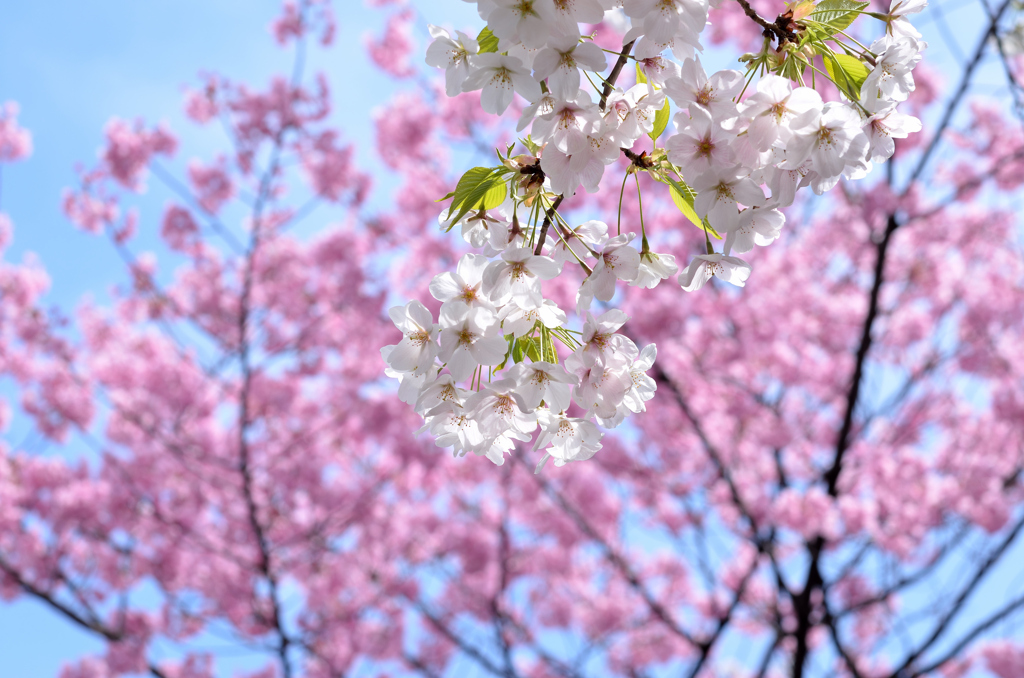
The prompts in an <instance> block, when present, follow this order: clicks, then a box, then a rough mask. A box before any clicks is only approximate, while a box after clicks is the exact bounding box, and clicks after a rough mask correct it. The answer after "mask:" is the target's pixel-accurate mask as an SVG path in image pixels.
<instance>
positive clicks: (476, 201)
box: [445, 167, 508, 225]
mask: <svg viewBox="0 0 1024 678" xmlns="http://www.w3.org/2000/svg"><path fill="white" fill-rule="evenodd" d="M504 169H505V168H504V167H474V168H473V169H471V170H469V171H468V172H466V173H465V174H463V175H462V178H461V179H459V183H458V184H457V185H456V186H455V192H454V195H453V196H452V205H451V207H450V208H448V215H447V217H445V218H446V219H450V218H451V216H452V215H453V214H455V215H456V217H455V219H453V220H452V224H453V225H454V224H455V223H456V222H458V221H459V220H460V219H462V217H464V216H466V214H467V213H468V212H469V211H470V210H481V209H483V210H489V209H493V208H495V207H497V206H498V205H500V204H501V203H502V201H504V200H505V196H506V195H507V193H508V188H507V187H506V186H505V181H504V180H503V179H502V178H501V175H502V174H504V172H503V171H502V170H504Z"/></svg>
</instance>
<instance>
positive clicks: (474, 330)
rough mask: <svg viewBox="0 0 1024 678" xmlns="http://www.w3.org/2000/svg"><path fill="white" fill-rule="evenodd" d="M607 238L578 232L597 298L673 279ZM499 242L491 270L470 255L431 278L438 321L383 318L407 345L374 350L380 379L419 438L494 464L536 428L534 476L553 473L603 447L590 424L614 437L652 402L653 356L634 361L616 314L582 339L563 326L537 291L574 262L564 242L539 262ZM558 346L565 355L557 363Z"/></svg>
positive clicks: (598, 228) (588, 227) (414, 314)
mask: <svg viewBox="0 0 1024 678" xmlns="http://www.w3.org/2000/svg"><path fill="white" fill-rule="evenodd" d="M492 229H493V230H495V231H497V230H498V229H497V228H494V227H493V226H492ZM607 230H608V227H607V225H606V224H604V223H601V222H598V221H590V222H587V223H585V224H582V225H581V226H580V227H578V228H577V229H576V234H577V235H578V237H579V240H578V241H575V242H578V243H580V245H579V246H580V247H591V248H594V249H593V251H595V252H596V251H599V252H600V255H599V258H598V263H597V264H596V265H595V267H594V270H595V272H596V273H597V276H598V279H599V280H601V281H602V282H601V283H600V286H599V287H598V288H597V290H596V294H597V296H598V297H599V298H603V297H606V298H607V299H611V296H612V295H613V294H614V289H615V283H616V281H617V280H619V279H627V280H630V281H631V282H633V283H634V284H637V283H642V282H643V281H646V280H651V279H652V278H653V279H656V280H659V279H660V277H665V275H663V273H665V272H666V271H667V272H668V273H667V274H671V272H672V271H674V270H675V265H674V263H673V261H672V257H671V256H670V255H664V259H663V260H658V258H657V255H651V256H650V257H649V258H648V259H647V261H646V263H642V262H641V257H640V255H639V254H638V253H637V251H636V250H635V249H633V248H630V247H628V243H629V240H631V239H632V238H634V237H635V235H634V234H632V233H630V234H628V235H624V236H618V237H615V238H608V237H607ZM507 232H508V231H507V230H506V233H507ZM497 240H498V242H499V243H502V242H503V243H504V245H505V246H504V247H502V248H501V251H500V252H495V254H497V257H496V258H495V259H493V260H492V259H491V257H488V256H487V255H485V254H477V253H468V254H465V255H464V256H463V257H462V259H461V260H460V261H459V264H458V267H457V269H456V271H455V272H446V273H442V274H440V275H438V276H435V277H434V279H433V281H432V282H431V284H430V293H431V295H432V296H433V297H434V298H435V299H437V300H438V301H441V302H442V304H441V309H440V315H439V318H438V321H439V322H435V321H434V320H435V319H434V317H433V315H432V314H431V312H430V311H429V310H428V309H427V308H426V307H425V306H424V305H423V304H422V303H420V302H419V301H411V302H409V303H408V304H406V305H405V306H396V307H394V308H392V309H391V311H390V315H391V319H392V321H394V323H395V325H396V326H397V327H398V328H399V329H400V330H401V331H402V333H403V334H404V337H403V339H402V340H401V342H399V343H398V344H397V345H394V346H385V347H384V348H383V349H382V350H381V354H382V355H383V357H384V359H385V361H386V362H387V363H388V365H389V369H388V374H389V375H390V376H393V377H396V378H398V379H399V380H400V381H401V387H400V390H399V396H400V397H401V398H402V400H403V401H405V402H407V403H409V404H411V405H413V406H414V407H415V409H416V411H417V412H418V413H419V414H421V415H422V416H423V417H424V419H425V421H426V426H425V427H424V429H429V430H430V432H431V433H432V434H433V435H434V436H435V438H436V442H437V444H438V445H439V446H441V447H452V448H453V451H454V452H455V453H456V454H465V453H467V452H473V453H475V454H479V455H483V456H486V457H487V458H488V459H490V460H491V461H493V462H494V463H496V464H502V463H503V461H504V456H505V454H506V453H508V452H509V451H510V450H511V449H512V447H513V446H514V444H515V443H513V440H521V441H529V440H530V439H532V437H533V433H534V431H535V430H536V429H537V428H538V427H539V428H540V434H539V435H538V437H537V440H536V446H537V447H540V448H543V449H544V451H545V454H544V457H543V458H542V459H541V462H540V464H538V469H539V468H540V467H541V466H542V465H543V464H544V462H545V461H546V460H547V459H548V458H549V457H551V458H553V459H554V462H555V464H556V465H558V466H561V465H563V464H565V463H566V462H568V461H578V460H584V459H589V458H590V457H592V456H593V455H594V454H595V453H596V452H597V451H598V450H599V449H600V448H601V442H600V441H601V437H602V433H601V431H600V430H599V428H598V427H597V425H596V424H595V423H594V422H595V421H596V422H598V423H600V424H601V425H602V426H604V427H607V428H613V427H615V426H618V425H619V424H620V423H621V422H622V421H623V420H624V419H625V417H626V416H627V414H629V413H630V412H633V413H638V412H642V411H644V409H645V405H644V403H645V402H646V401H647V400H650V399H651V398H652V397H653V396H654V391H655V383H654V380H653V379H651V377H649V376H648V375H647V370H649V369H650V368H651V366H652V365H653V364H654V358H655V354H656V348H655V346H654V345H653V344H650V345H648V346H646V347H644V348H643V350H640V349H638V347H637V346H636V344H635V343H633V341H632V340H630V339H629V337H627V336H625V335H624V334H621V333H619V332H618V330H619V329H620V328H622V326H623V325H624V324H625V322H626V320H627V319H628V318H627V316H626V314H625V313H623V312H622V311H619V310H617V309H611V310H608V311H605V312H604V313H602V314H600V315H598V316H596V317H595V316H594V314H593V313H591V312H589V311H583V313H584V314H585V322H584V323H583V329H582V331H580V332H576V331H573V330H571V329H569V328H568V327H567V326H566V321H567V316H566V313H565V312H564V311H563V310H562V309H560V308H559V307H558V305H557V304H555V303H554V302H553V301H552V300H550V299H545V298H544V296H543V293H542V290H541V281H543V280H550V279H552V278H554V277H556V276H557V275H558V274H559V273H561V271H562V268H563V266H564V265H565V263H566V261H568V260H570V259H572V258H573V256H575V255H572V254H570V248H569V247H567V246H566V243H565V241H564V240H563V241H562V242H561V243H560V244H559V245H558V246H555V245H551V244H549V245H548V246H547V248H546V249H545V250H544V251H545V252H546V253H547V254H535V253H534V250H533V249H531V248H530V247H528V246H523V245H526V244H527V243H525V242H523V236H522V235H521V234H520V235H511V236H510V237H502V238H499V239H497ZM488 249H490V248H488ZM659 276H660V277H659ZM581 308H582V307H581ZM557 344H561V345H562V346H565V347H569V348H571V349H572V351H571V353H569V354H568V355H567V356H566V357H565V359H564V362H563V361H561V360H560V357H559V350H558V348H557ZM485 372H486V373H487V380H486V382H485V381H484V373H485ZM460 383H462V384H463V386H460V385H459V384H460ZM574 405H575V408H574V407H573V406H574Z"/></svg>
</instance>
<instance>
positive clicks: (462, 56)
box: [426, 24, 480, 97]
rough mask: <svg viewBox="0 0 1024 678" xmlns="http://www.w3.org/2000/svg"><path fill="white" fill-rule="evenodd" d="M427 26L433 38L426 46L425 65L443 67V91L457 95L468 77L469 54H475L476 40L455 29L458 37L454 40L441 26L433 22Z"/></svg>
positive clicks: (451, 95)
mask: <svg viewBox="0 0 1024 678" xmlns="http://www.w3.org/2000/svg"><path fill="white" fill-rule="evenodd" d="M427 28H428V29H429V30H430V37H432V38H434V41H433V42H432V43H430V46H429V47H427V59H426V61H427V65H428V66H434V67H435V68H443V69H445V71H444V83H445V88H444V89H445V93H446V94H447V95H448V96H450V97H453V96H457V95H458V94H459V93H460V92H461V91H462V83H464V82H465V81H466V78H467V77H469V71H470V63H469V61H470V56H471V55H472V56H475V55H476V53H477V51H478V50H479V49H480V47H479V45H477V42H476V40H474V39H473V38H471V37H469V36H468V35H466V34H465V33H463V32H462V31H455V35H456V36H457V37H458V39H457V40H455V39H453V38H452V36H451V34H450V33H449V32H448V31H446V30H444V29H443V28H439V27H438V26H434V25H433V24H431V25H429V26H428V27H427Z"/></svg>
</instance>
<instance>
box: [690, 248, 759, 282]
mask: <svg viewBox="0 0 1024 678" xmlns="http://www.w3.org/2000/svg"><path fill="white" fill-rule="evenodd" d="M712 277H718V278H721V279H722V280H724V281H725V282H728V283H732V284H733V285H737V286H739V287H743V286H744V285H745V284H746V282H747V278H748V277H750V264H748V263H747V262H745V261H743V260H742V259H739V258H737V257H730V256H727V255H725V254H719V253H718V252H715V253H714V254H698V255H697V256H696V257H694V258H693V261H691V262H690V265H689V266H687V267H686V269H684V270H683V272H682V273H680V274H679V284H680V285H681V286H682V288H683V289H684V290H686V291H687V292H694V291H696V290H699V289H700V288H702V287H704V284H705V283H707V281H709V280H711V278H712Z"/></svg>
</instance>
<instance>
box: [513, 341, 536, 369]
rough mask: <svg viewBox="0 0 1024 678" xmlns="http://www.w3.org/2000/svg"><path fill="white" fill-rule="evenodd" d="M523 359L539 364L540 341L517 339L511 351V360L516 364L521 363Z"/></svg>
mask: <svg viewBox="0 0 1024 678" xmlns="http://www.w3.org/2000/svg"><path fill="white" fill-rule="evenodd" d="M523 358H529V359H530V360H532V361H533V362H535V363H536V362H540V340H539V339H538V338H537V337H529V336H527V337H519V338H518V339H516V345H515V347H513V349H512V360H514V361H515V362H517V363H521V362H523Z"/></svg>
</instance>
